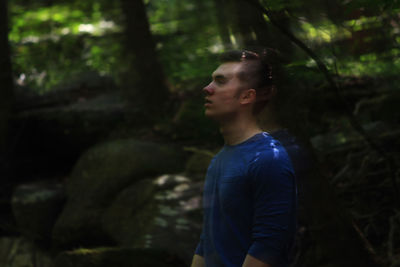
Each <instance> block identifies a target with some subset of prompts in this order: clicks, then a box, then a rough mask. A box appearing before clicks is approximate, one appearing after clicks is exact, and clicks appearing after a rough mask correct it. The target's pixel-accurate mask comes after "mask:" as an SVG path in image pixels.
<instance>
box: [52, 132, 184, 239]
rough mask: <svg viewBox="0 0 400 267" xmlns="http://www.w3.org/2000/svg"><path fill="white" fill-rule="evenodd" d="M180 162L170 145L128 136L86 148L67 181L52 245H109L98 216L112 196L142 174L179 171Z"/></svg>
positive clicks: (143, 176) (100, 217)
mask: <svg viewBox="0 0 400 267" xmlns="http://www.w3.org/2000/svg"><path fill="white" fill-rule="evenodd" d="M182 164H183V160H182V159H181V154H180V152H178V151H177V150H176V149H174V148H173V147H171V146H165V145H159V144H155V143H150V142H142V141H137V140H132V139H125V140H116V141H111V142H108V143H104V144H100V145H98V146H95V147H93V148H91V149H89V150H88V151H87V152H86V153H85V154H84V155H83V156H82V157H81V158H80V159H79V161H78V163H77V164H76V165H75V167H74V169H73V171H72V174H71V176H70V178H69V180H68V181H67V184H66V189H67V198H68V199H67V203H66V206H65V208H64V210H63V212H62V214H61V216H60V217H59V219H58V220H57V223H56V225H55V227H54V231H53V239H54V241H55V244H56V245H57V246H71V245H91V246H93V245H107V244H109V242H110V241H111V238H110V236H109V235H108V234H107V233H106V232H105V231H104V229H103V227H102V223H101V222H102V215H103V213H104V212H105V210H106V209H107V208H108V206H110V204H111V203H112V202H113V201H114V199H115V198H116V196H117V195H118V194H119V193H120V192H121V191H122V190H124V189H125V188H127V187H129V186H130V185H132V184H133V183H135V182H137V181H139V180H141V179H143V178H145V177H151V176H154V175H157V174H161V173H172V172H176V171H179V170H181V169H182Z"/></svg>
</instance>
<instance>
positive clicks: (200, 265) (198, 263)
mask: <svg viewBox="0 0 400 267" xmlns="http://www.w3.org/2000/svg"><path fill="white" fill-rule="evenodd" d="M204 266H205V264H204V258H203V257H202V256H200V255H197V254H194V256H193V260H192V265H190V267H204ZM249 266H250V265H249ZM249 266H248V267H249ZM260 266H261V265H260Z"/></svg>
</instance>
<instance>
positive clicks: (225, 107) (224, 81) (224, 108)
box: [203, 62, 244, 121]
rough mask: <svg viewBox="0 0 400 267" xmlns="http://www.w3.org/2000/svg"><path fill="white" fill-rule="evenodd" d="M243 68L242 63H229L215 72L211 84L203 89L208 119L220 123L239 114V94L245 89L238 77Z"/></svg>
mask: <svg viewBox="0 0 400 267" xmlns="http://www.w3.org/2000/svg"><path fill="white" fill-rule="evenodd" d="M241 67H242V65H241V62H228V63H224V64H222V65H220V66H219V67H218V68H217V69H216V70H215V71H214V73H213V74H212V81H211V83H210V84H209V85H207V86H206V87H204V89H203V91H204V93H205V94H206V96H205V99H206V103H205V104H204V106H205V108H206V110H205V115H206V116H207V117H210V118H213V119H216V120H218V121H220V120H226V119H229V118H232V117H234V116H235V115H236V114H237V113H238V112H239V110H240V106H241V104H240V99H239V97H238V94H239V92H240V91H241V90H242V89H243V88H244V84H243V83H242V82H241V81H240V80H239V78H238V76H237V74H238V73H239V71H240V68H241Z"/></svg>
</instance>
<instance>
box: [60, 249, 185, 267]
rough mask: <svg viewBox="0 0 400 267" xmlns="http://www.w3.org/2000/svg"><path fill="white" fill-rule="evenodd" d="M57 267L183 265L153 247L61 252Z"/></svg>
mask: <svg viewBox="0 0 400 267" xmlns="http://www.w3.org/2000/svg"><path fill="white" fill-rule="evenodd" d="M54 266H57V267H152V266H157V267H181V266H182V267H183V266H185V265H184V264H183V262H182V261H181V260H180V259H178V258H177V257H176V256H175V255H172V254H170V253H167V252H164V251H161V250H153V249H134V248H96V249H77V250H74V251H68V252H63V253H61V254H60V255H58V256H57V257H56V259H55V262H54Z"/></svg>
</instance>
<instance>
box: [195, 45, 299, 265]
mask: <svg viewBox="0 0 400 267" xmlns="http://www.w3.org/2000/svg"><path fill="white" fill-rule="evenodd" d="M266 59H267V54H266V53H262V54H258V53H255V52H252V51H246V50H243V51H230V52H227V53H224V54H222V55H221V65H220V66H219V67H218V68H217V69H216V70H215V71H214V73H213V74H212V81H211V83H210V84H208V85H207V86H206V87H204V89H203V91H204V93H205V115H206V116H207V117H209V118H212V119H213V120H215V121H216V122H217V123H218V124H219V127H220V132H221V134H222V136H223V138H224V141H225V145H224V146H223V148H222V149H221V150H220V151H219V152H218V153H217V155H215V156H214V157H213V159H212V160H211V163H210V165H209V167H208V170H207V174H206V180H205V184H204V192H203V208H204V218H203V229H202V233H201V236H200V241H199V243H198V245H197V248H196V251H195V255H194V256H193V260H192V264H191V266H192V267H200V266H206V267H218V266H228V267H231V266H232V267H233V266H243V267H258V266H260V267H281V266H288V262H289V259H288V257H289V254H290V250H291V248H292V245H293V241H294V236H295V232H296V207H297V190H296V180H295V175H294V172H293V168H292V165H291V161H290V159H289V157H288V155H287V153H286V151H285V149H284V148H283V146H282V145H281V144H280V143H279V142H278V141H277V140H275V139H274V138H272V136H271V135H270V134H268V133H267V132H263V131H262V130H261V129H260V127H259V125H258V123H257V115H258V114H259V113H260V112H261V110H262V109H263V108H264V107H265V105H267V103H268V102H269V100H270V99H271V98H272V97H273V95H274V93H275V90H276V89H275V86H274V84H273V79H272V68H271V67H270V65H269V64H268V62H267V61H266Z"/></svg>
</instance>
